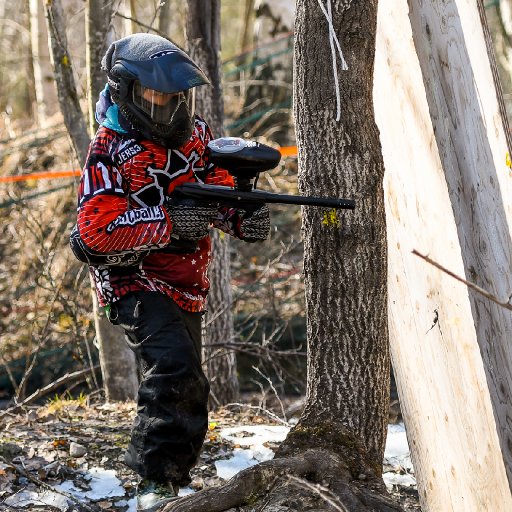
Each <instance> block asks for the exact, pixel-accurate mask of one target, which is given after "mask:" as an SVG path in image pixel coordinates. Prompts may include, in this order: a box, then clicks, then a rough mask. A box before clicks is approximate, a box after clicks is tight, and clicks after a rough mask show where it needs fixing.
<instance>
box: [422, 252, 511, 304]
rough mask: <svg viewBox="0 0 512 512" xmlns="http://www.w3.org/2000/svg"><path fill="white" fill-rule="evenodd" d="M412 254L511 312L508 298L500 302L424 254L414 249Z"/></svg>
mask: <svg viewBox="0 0 512 512" xmlns="http://www.w3.org/2000/svg"><path fill="white" fill-rule="evenodd" d="M412 253H413V254H414V255H415V256H419V257H420V258H421V259H423V260H425V261H426V262H427V263H430V264H431V265H433V266H434V267H436V268H438V269H439V270H441V271H442V272H444V273H445V274H448V275H449V276H451V277H453V278H454V279H456V280H457V281H460V282H461V283H464V284H465V285H466V286H467V287H468V288H471V289H472V290H474V291H475V292H477V293H479V294H480V295H483V296H484V297H485V298H487V299H489V300H490V301H492V302H494V303H496V304H498V306H501V307H503V308H505V309H508V310H510V311H512V304H510V302H509V301H510V298H509V299H508V300H507V301H502V300H500V299H498V297H496V296H495V295H493V294H492V293H490V292H488V291H487V290H484V289H483V288H480V286H478V285H476V284H475V283H472V282H471V281H466V279H463V278H462V277H460V276H458V275H457V274H454V273H453V272H451V271H450V270H448V269H447V268H445V267H443V266H442V265H440V264H439V263H437V262H436V261H434V260H433V259H431V258H429V257H428V256H425V255H424V254H420V253H419V252H418V251H417V250H416V249H413V251H412Z"/></svg>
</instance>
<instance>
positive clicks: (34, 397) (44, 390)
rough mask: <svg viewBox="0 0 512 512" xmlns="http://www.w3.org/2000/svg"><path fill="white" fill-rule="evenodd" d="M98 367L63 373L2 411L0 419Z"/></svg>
mask: <svg viewBox="0 0 512 512" xmlns="http://www.w3.org/2000/svg"><path fill="white" fill-rule="evenodd" d="M98 368H99V365H96V366H94V367H93V368H86V369H85V370H79V371H77V372H73V373H66V375H63V376H62V377H60V378H59V379H57V380H55V381H53V382H51V383H50V384H48V385H47V386H45V387H44V388H40V389H38V390H37V391H35V392H34V393H32V394H31V395H30V396H28V397H27V398H25V400H23V402H20V403H19V404H16V405H14V406H13V407H10V408H9V409H6V410H5V411H2V412H1V413H0V419H2V418H3V417H4V416H5V415H7V414H13V413H15V412H17V411H19V410H20V409H21V408H22V407H24V406H25V405H28V404H30V403H32V402H35V401H36V400H38V399H39V398H41V397H43V396H45V395H47V394H48V393H51V392H52V391H53V390H54V389H57V388H58V387H59V386H62V384H65V383H66V382H70V381H72V380H75V379H79V378H81V377H83V376H84V375H86V374H88V373H90V372H91V371H94V370H97V369H98Z"/></svg>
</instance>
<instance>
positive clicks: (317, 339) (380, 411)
mask: <svg viewBox="0 0 512 512" xmlns="http://www.w3.org/2000/svg"><path fill="white" fill-rule="evenodd" d="M332 9H333V13H332V14H333V16H332V17H333V27H334V31H335V33H336V34H337V35H338V36H339V38H340V41H341V45H342V48H343V50H344V53H345V56H346V58H347V61H348V71H347V72H343V73H341V72H340V74H339V78H340V94H341V105H342V112H341V120H340V122H336V120H335V118H336V94H335V80H334V78H333V69H332V60H331V55H330V52H329V24H328V22H327V20H326V18H325V17H324V14H323V13H322V11H321V9H320V7H319V5H318V4H317V3H316V2H310V1H308V0H299V1H298V2H297V17H296V32H295V33H296V43H295V44H296V46H295V75H294V76H295V82H294V93H295V108H294V112H295V117H296V126H297V141H298V147H299V169H300V189H301V191H302V192H303V193H304V194H314V195H327V196H333V195H334V196H340V197H346V196H348V197H353V198H355V199H356V201H357V206H356V210H355V211H354V212H351V213H347V214H345V215H341V214H339V217H337V216H336V215H335V213H334V212H325V211H321V210H318V209H314V208H304V238H305V261H304V265H305V284H306V307H307V316H308V332H307V334H308V390H307V396H306V405H305V409H304V412H303V414H302V416H301V418H300V420H299V423H298V424H297V426H296V427H294V428H293V429H292V431H291V432H290V434H289V436H288V438H287V439H286V440H285V442H284V443H283V444H282V445H281V447H280V448H279V450H278V452H277V454H276V458H275V459H274V460H273V461H270V462H266V463H262V464H259V465H258V466H255V467H254V468H251V469H249V470H246V471H245V472H243V473H241V474H239V475H238V476H236V477H235V478H234V479H233V480H231V481H230V482H229V483H228V484H227V485H226V486H225V488H224V489H221V490H219V489H214V490H211V491H205V492H204V493H199V494H198V495H196V496H194V497H192V498H185V499H184V500H183V501H181V502H178V503H177V504H176V505H175V506H172V507H168V510H172V511H173V512H185V511H189V510H190V511H191V510H209V512H216V511H221V510H228V509H229V508H230V507H235V506H239V505H241V504H242V505H249V504H250V506H248V507H247V508H244V509H242V510H244V511H245V510H247V511H248V510H265V511H268V512H270V511H277V510H279V511H286V510H293V511H303V510H332V508H330V507H329V505H327V503H326V502H325V501H324V500H323V499H322V497H321V496H319V494H320V495H323V496H325V497H327V498H330V499H331V503H334V504H336V505H338V510H350V511H351V512H352V511H370V510H378V511H392V510H400V508H399V506H398V505H396V504H395V503H393V502H392V501H391V500H390V499H389V498H388V497H387V493H386V490H385V487H384V484H383V482H382V479H381V473H382V459H383V452H384V441H385V435H386V423H387V414H388V393H389V353H388V330H387V292H386V278H387V274H386V225H385V214H384V197H383V174H384V166H383V161H382V155H381V148H380V143H379V134H378V130H377V127H376V125H375V122H374V116H373V103H372V74H373V59H374V51H375V33H376V18H377V1H376V0H373V1H369V2H355V1H354V2H351V1H347V0H345V1H340V2H335V3H334V5H333V7H332ZM311 34H315V37H311ZM319 77H322V80H321V81H320V80H319ZM290 477H298V478H299V479H300V481H299V482H298V483H297V481H296V480H295V481H293V480H291V478H290ZM301 482H305V484H301ZM311 484H313V485H311ZM317 484H320V485H321V486H322V487H323V488H324V492H320V493H315V492H311V491H310V490H309V488H308V487H307V486H308V485H309V486H310V487H311V486H312V487H313V488H314V489H316V490H318V487H314V486H315V485H317ZM325 489H327V490H325ZM258 498H260V499H261V500H262V502H259V503H258V504H257V505H256V506H255V502H256V501H257V499H258ZM207 500H209V501H207ZM263 500H264V502H263ZM206 503H207V504H208V505H207V506H206ZM201 505H204V507H203V508H201Z"/></svg>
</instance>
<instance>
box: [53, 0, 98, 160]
mask: <svg viewBox="0 0 512 512" xmlns="http://www.w3.org/2000/svg"><path fill="white" fill-rule="evenodd" d="M45 14H46V21H47V27H48V34H49V41H50V55H51V59H52V64H53V68H54V72H55V80H56V82H57V96H58V99H59V105H60V109H61V112H62V114H63V116H64V124H65V125H66V128H67V130H68V133H69V135H70V138H71V142H72V145H73V148H74V150H75V154H76V156H77V159H78V161H79V162H85V159H86V157H87V149H88V147H89V136H88V134H87V127H86V123H85V119H84V115H83V113H82V109H81V108H80V100H79V98H78V92H77V88H76V85H75V79H74V76H73V69H72V66H71V58H70V56H69V53H68V43H67V38H66V23H65V19H64V12H63V9H62V3H61V0H52V1H51V2H45Z"/></svg>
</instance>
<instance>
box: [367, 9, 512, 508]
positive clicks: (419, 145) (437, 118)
mask: <svg viewBox="0 0 512 512" xmlns="http://www.w3.org/2000/svg"><path fill="white" fill-rule="evenodd" d="M377 51H378V55H379V56H378V58H377V64H376V74H375V104H376V117H377V120H378V125H379V127H380V129H381V141H382V146H383V152H384V159H385V164H386V180H385V185H386V194H385V196H386V203H387V204H386V206H387V215H388V217H387V218H388V242H389V277H388V282H389V311H390V332H391V336H390V338H391V352H392V357H393V362H394V363H395V364H394V368H395V371H396V372H395V377H396V380H397V385H398V389H399V392H400V402H401V406H402V412H403V415H404V420H405V423H406V426H407V434H408V436H409V439H410V441H412V442H410V448H411V456H412V459H413V463H414V470H415V476H416V479H417V482H418V492H419V495H420V500H421V505H422V510H424V511H425V512H427V511H438V510H443V511H447V512H448V511H459V510H493V511H500V512H505V511H508V510H512V498H511V492H510V488H509V481H507V472H506V468H505V461H506V459H508V461H509V463H510V428H509V427H508V420H507V419H506V418H509V417H510V394H509V389H510V385H511V384H510V382H511V381H510V375H511V373H510V369H511V368H512V365H511V362H510V361H511V359H510V349H509V346H510V344H509V338H510V332H511V329H512V327H511V325H510V324H511V322H510V315H509V314H508V312H507V311H506V310H504V309H502V310H501V312H500V311H499V310H500V308H499V307H498V306H496V307H495V306H494V305H493V304H492V303H491V302H489V301H488V300H487V299H485V298H483V297H478V296H477V295H476V294H475V293H474V292H473V291H471V290H469V289H468V288H467V287H466V286H463V285H461V284H460V283H458V282H457V281H455V280H454V279H453V278H452V277H450V276H447V275H445V274H444V273H441V272H439V271H438V270H437V269H435V268H434V267H432V266H429V265H427V264H426V263H425V262H424V261H423V260H420V259H419V258H418V257H416V256H414V255H413V254H412V253H411V251H412V250H413V249H417V250H418V251H419V252H420V253H423V254H428V255H429V256H430V258H432V259H433V260H435V261H437V262H439V263H441V264H442V265H443V266H444V267H446V268H448V269H450V271H452V272H454V273H455V274H457V275H458V276H462V277H465V278H466V279H467V280H469V281H472V282H476V284H478V285H480V286H481V287H484V288H486V289H488V290H490V291H491V292H492V293H493V294H495V295H497V296H498V297H500V299H503V300H505V301H506V300H507V297H508V295H509V293H510V289H511V288H512V282H511V278H510V272H509V270H508V269H509V268H510V265H511V261H510V259H511V258H510V254H511V252H510V246H511V241H510V228H509V226H510V222H511V219H512V217H511V213H512V211H511V208H510V204H512V183H511V181H510V176H509V173H508V170H507V168H506V163H505V162H506V160H505V156H506V152H507V143H506V130H505V129H504V125H503V123H502V121H501V119H500V117H501V114H502V113H501V112H500V109H501V106H500V104H499V103H500V102H499V101H498V98H497V91H496V89H495V88H494V87H493V74H492V69H491V66H490V63H489V56H488V54H487V48H486V44H485V37H484V30H483V27H482V25H481V20H480V16H479V14H478V9H477V3H476V2H472V1H466V0H457V1H429V0H427V1H421V2H420V1H414V2H412V1H411V2H410V3H405V2H404V3H400V2H380V3H379V42H378V45H377ZM486 374H487V375H486ZM507 411H508V412H507ZM500 438H501V439H500ZM500 442H501V446H500ZM484 461H485V462H484Z"/></svg>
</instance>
